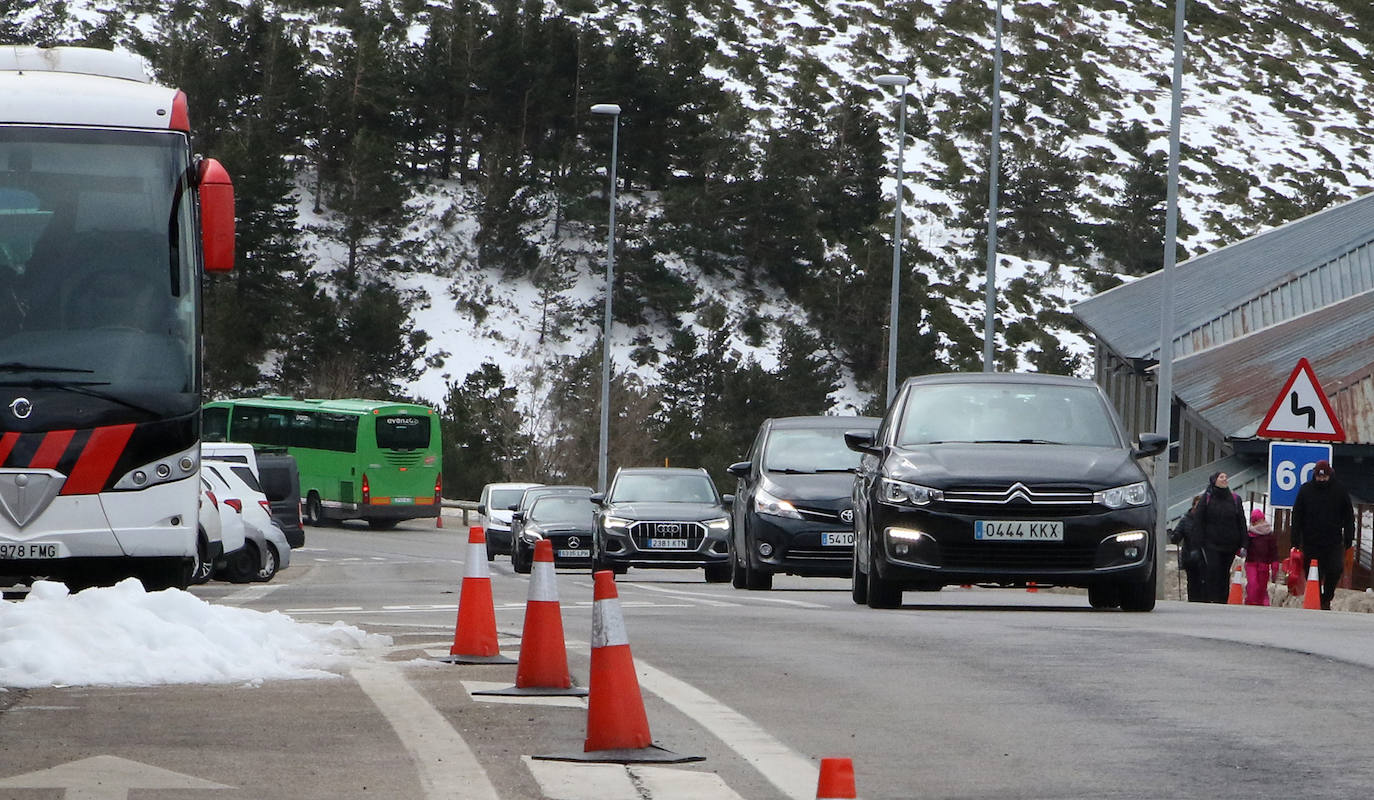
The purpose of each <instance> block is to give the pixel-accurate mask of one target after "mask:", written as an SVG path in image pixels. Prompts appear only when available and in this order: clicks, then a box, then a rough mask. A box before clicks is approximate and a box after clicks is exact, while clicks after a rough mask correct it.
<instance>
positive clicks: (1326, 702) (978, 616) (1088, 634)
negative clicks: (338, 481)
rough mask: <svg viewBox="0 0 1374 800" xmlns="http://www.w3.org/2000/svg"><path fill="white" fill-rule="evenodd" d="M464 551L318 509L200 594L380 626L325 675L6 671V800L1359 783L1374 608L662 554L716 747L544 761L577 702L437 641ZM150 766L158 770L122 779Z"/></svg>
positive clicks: (1142, 794)
mask: <svg viewBox="0 0 1374 800" xmlns="http://www.w3.org/2000/svg"><path fill="white" fill-rule="evenodd" d="M465 551H466V532H465V531H462V530H455V529H454V528H452V527H449V528H446V529H443V530H435V529H434V528H432V527H429V526H426V525H422V524H420V523H414V524H408V525H406V526H403V527H402V528H399V529H397V530H395V531H389V532H373V531H370V530H367V529H365V528H351V527H350V528H344V529H340V528H329V529H315V528H311V529H309V530H308V531H307V547H306V548H304V549H302V550H297V551H296V552H295V554H294V557H293V563H292V567H291V568H290V569H289V570H287V571H285V572H283V573H281V574H280V575H279V576H278V578H277V579H276V580H275V581H273V582H272V583H270V584H266V585H253V586H248V587H241V586H233V585H229V584H223V583H211V584H207V585H205V586H202V587H197V588H195V589H194V590H193V591H194V592H195V593H196V594H197V595H199V596H201V597H204V598H206V599H208V600H211V601H213V602H221V603H228V604H234V605H241V606H244V607H248V608H254V609H259V610H263V611H267V610H279V611H282V612H283V613H286V614H289V615H290V616H292V617H293V618H295V619H298V620H301V621H311V622H326V623H328V622H333V621H335V620H341V621H344V622H347V623H349V624H352V625H357V626H359V627H362V628H364V629H366V630H368V631H369V632H373V633H384V634H387V635H389V636H391V637H392V638H393V640H394V646H393V647H392V648H391V650H390V651H389V652H388V654H387V655H386V657H385V659H378V660H377V661H376V663H372V664H367V665H361V666H359V667H358V668H357V669H356V670H354V671H352V672H350V673H348V674H346V675H342V676H341V677H340V678H339V679H337V680H326V681H285V682H269V683H263V684H262V685H258V686H190V687H149V688H146V689H109V688H93V687H78V688H54V689H41V690H26V691H11V692H7V693H0V800H10V799H11V798H12V799H13V800H37V799H38V798H44V799H46V798H54V797H63V796H66V797H71V798H76V797H81V798H106V797H111V798H113V797H119V798H124V797H133V798H171V797H177V798H193V797H206V798H212V797H213V798H224V799H225V800H231V799H232V798H264V799H267V798H284V799H285V798H289V799H290V800H304V799H305V798H363V797H378V798H396V799H397V800H411V798H414V800H435V799H436V798H463V799H464V800H468V799H469V798H501V800H517V799H523V798H556V799H557V800H583V798H586V799H587V800H591V799H592V798H596V800H620V798H633V799H635V800H643V798H657V800H675V799H677V798H682V799H683V800H685V799H686V798H695V799H696V800H716V799H717V798H719V800H732V799H733V798H750V800H753V799H754V798H758V799H759V800H780V799H781V798H797V799H798V800H811V798H814V797H815V779H816V764H817V763H818V761H819V759H820V758H821V757H823V756H848V757H851V758H853V760H854V764H855V771H856V776H857V782H858V789H859V796H860V797H862V798H866V799H867V800H877V799H878V798H916V797H921V798H1110V797H1123V798H1124V797H1129V798H1164V797H1170V798H1172V797H1197V798H1212V797H1238V798H1239V797H1244V798H1269V797H1272V798H1290V797H1304V798H1313V797H1349V796H1356V795H1362V794H1365V793H1367V789H1368V787H1369V786H1371V785H1374V767H1371V766H1369V765H1368V753H1369V749H1370V743H1371V739H1372V738H1374V691H1371V689H1370V688H1369V687H1370V682H1371V677H1372V676H1374V615H1371V614H1350V613H1334V612H1327V613H1322V612H1309V611H1302V610H1298V609H1278V608H1251V607H1241V606H1230V607H1228V606H1199V605H1189V604H1184V603H1177V602H1169V601H1165V602H1163V603H1161V605H1160V607H1159V608H1158V609H1157V610H1156V611H1155V612H1154V613H1152V614H1126V613H1121V612H1098V611H1092V610H1090V609H1089V608H1088V605H1087V601H1086V598H1085V597H1083V596H1082V595H1076V594H1065V593H1055V592H1048V591H1041V592H1038V593H1027V592H1023V591H1001V590H983V589H946V590H944V591H942V592H937V593H908V594H907V595H906V604H905V605H904V606H903V607H902V608H901V609H898V610H893V611H874V610H871V609H868V608H863V607H858V606H855V605H854V604H853V603H852V602H851V601H850V598H849V592H848V580H839V579H823V580H814V579H811V580H807V579H800V578H787V577H780V578H778V580H777V581H776V583H775V586H776V587H777V588H776V589H775V590H774V591H771V592H744V591H739V590H736V589H733V588H731V587H730V585H729V584H721V585H708V584H706V583H704V582H703V580H702V578H701V574H700V573H699V572H676V571H668V570H644V571H640V570H631V571H630V573H629V574H627V575H624V576H620V577H619V578H618V589H619V593H620V606H621V609H622V612H623V615H624V617H625V623H626V628H627V632H628V635H629V639H630V644H631V649H632V651H633V653H634V657H635V665H636V668H637V671H638V673H639V681H640V685H641V689H642V696H643V702H644V705H645V709H646V712H647V716H648V719H649V722H650V727H651V730H652V733H653V737H654V739H655V741H656V742H658V743H659V744H661V745H662V746H664V747H666V748H668V749H670V750H672V751H675V752H678V753H682V754H690V755H700V756H704V758H705V760H703V761H700V762H697V763H691V764H684V765H676V766H653V767H633V768H630V769H626V768H624V767H620V766H602V765H597V766H588V765H580V764H565V763H562V762H544V761H531V760H530V759H529V758H528V757H529V756H533V755H540V754H550V753H567V752H578V751H580V750H581V749H582V743H583V739H584V736H585V735H586V711H585V706H583V705H579V703H578V701H567V700H563V699H559V700H556V701H549V700H539V701H523V702H505V703H497V702H489V701H482V700H480V699H477V698H474V697H472V696H470V695H469V690H470V689H472V688H477V687H478V685H479V684H480V683H482V682H485V683H489V684H496V685H509V684H511V683H512V682H513V680H514V675H515V667H514V666H509V665H501V666H477V665H450V664H443V663H440V662H438V661H437V660H435V658H434V656H436V655H440V654H442V653H445V652H447V650H448V646H449V645H450V644H451V643H452V639H453V629H454V621H455V619H456V608H457V604H458V598H459V590H460V586H461V582H462V577H463V575H464V573H465V566H464V564H463V558H464V556H465ZM491 569H492V589H493V594H494V598H495V602H494V606H495V616H496V620H497V627H498V629H499V631H500V633H501V641H502V645H503V648H504V649H507V650H508V651H509V653H510V654H511V655H512V656H514V655H516V654H517V653H518V646H519V639H518V637H519V634H520V631H521V625H522V620H523V614H524V604H525V601H526V596H527V588H528V581H527V579H526V577H525V576H518V575H514V574H513V573H512V572H511V570H510V568H509V562H508V561H507V560H506V559H505V558H504V557H498V559H497V561H496V562H495V563H494V564H493V565H492V567H491ZM558 584H559V593H560V599H561V607H562V613H563V623H564V629H565V631H566V634H567V639H568V651H569V665H570V668H571V671H572V673H573V676H574V678H575V680H578V681H579V682H585V681H586V679H587V668H588V650H587V642H588V641H589V639H590V635H591V599H592V590H591V585H592V584H591V579H590V576H589V575H588V574H587V573H585V572H580V573H579V572H560V573H559V579H558ZM85 759H97V760H94V761H83V760H85ZM73 762H77V764H76V766H73V767H68V769H77V770H78V771H79V769H83V768H84V769H88V770H89V771H91V772H93V773H94V774H99V775H103V776H105V778H104V780H103V781H102V782H101V783H99V784H98V785H96V784H92V785H90V786H87V787H86V788H85V789H82V790H80V791H79V792H78V791H76V790H75V789H72V788H68V790H67V794H65V795H63V794H62V790H61V789H60V788H56V786H57V785H58V784H61V782H60V781H58V780H53V781H52V782H51V783H52V784H53V786H54V788H47V789H40V788H24V787H22V786H20V785H18V784H20V783H22V782H23V780H20V779H23V778H24V776H29V775H32V774H33V773H35V772H40V771H43V770H49V769H52V768H61V767H63V765H71V764H72V763H73ZM154 769H156V770H160V771H166V772H157V773H154V772H153V771H152V770H154ZM47 775H48V776H49V777H51V773H47ZM154 775H156V776H157V777H156V778H154V777H152V776H154ZM139 781H141V782H142V784H140V785H157V786H164V787H167V788H163V789H156V790H136V791H133V792H132V793H131V792H129V791H127V788H120V787H121V786H125V785H126V784H131V783H138V782H139ZM158 781H162V782H161V783H159V782H158ZM40 782H41V781H40V780H32V779H29V783H40ZM61 785H64V786H69V787H70V786H74V785H75V784H73V783H67V784H61ZM178 787H179V788H178Z"/></svg>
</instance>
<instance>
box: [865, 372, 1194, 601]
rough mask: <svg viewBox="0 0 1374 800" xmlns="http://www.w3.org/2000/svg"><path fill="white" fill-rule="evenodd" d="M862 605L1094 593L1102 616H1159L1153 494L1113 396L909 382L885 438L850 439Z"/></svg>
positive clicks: (987, 380)
mask: <svg viewBox="0 0 1374 800" xmlns="http://www.w3.org/2000/svg"><path fill="white" fill-rule="evenodd" d="M845 441H846V442H847V443H848V445H849V446H850V448H852V449H854V450H856V451H858V452H859V453H860V454H861V456H862V457H861V459H860V463H859V471H858V474H857V477H856V479H855V483H854V533H855V537H854V555H853V559H852V561H851V565H850V571H851V574H852V577H853V597H854V602H856V603H867V604H868V605H869V606H871V607H873V608H891V607H895V606H898V605H900V604H901V601H902V592H903V591H904V590H907V589H915V590H937V589H939V588H940V587H942V586H948V585H952V584H981V585H993V586H1004V587H1024V586H1028V585H1029V584H1030V583H1032V582H1034V583H1035V584H1037V585H1039V586H1071V587H1080V588H1086V589H1087V590H1088V602H1089V604H1090V605H1091V606H1093V607H1094V608H1112V607H1118V606H1119V607H1120V608H1122V609H1123V610H1127V611H1150V610H1152V609H1153V608H1154V605H1155V590H1154V563H1155V543H1154V538H1155V537H1154V534H1153V531H1154V526H1155V514H1156V511H1157V509H1156V500H1155V493H1154V491H1153V489H1152V487H1151V486H1150V482H1149V480H1148V479H1147V478H1146V475H1145V472H1144V471H1143V470H1142V468H1141V466H1140V464H1139V463H1138V462H1139V460H1140V459H1144V458H1147V457H1151V456H1155V455H1158V454H1159V453H1161V452H1163V451H1164V448H1165V447H1166V446H1167V444H1168V439H1167V437H1165V436H1160V435H1157V434H1148V433H1147V434H1142V435H1141V436H1140V441H1139V442H1138V443H1137V444H1136V445H1135V446H1134V447H1133V446H1132V445H1131V444H1130V443H1129V442H1128V440H1127V437H1126V434H1125V433H1124V432H1123V430H1122V426H1121V422H1120V420H1119V419H1118V418H1117V415H1116V413H1115V411H1113V409H1112V407H1111V405H1110V403H1108V402H1107V398H1106V396H1105V395H1104V394H1103V393H1102V390H1101V389H1100V388H1098V387H1097V385H1096V384H1094V383H1092V382H1091V381H1086V380H1080V379H1077V378H1066V377H1059V376H1050V375H1030V374H994V373H983V374H951V375H927V376H923V377H919V378H911V379H908V380H907V381H906V383H905V384H904V385H903V386H902V388H901V390H900V391H899V392H898V393H897V395H896V397H894V398H893V402H892V405H891V407H890V408H889V409H888V411H887V414H886V416H885V417H884V418H883V422H882V425H881V427H879V429H878V430H877V432H876V433H874V432H871V431H857V430H856V431H852V432H848V433H846V434H845Z"/></svg>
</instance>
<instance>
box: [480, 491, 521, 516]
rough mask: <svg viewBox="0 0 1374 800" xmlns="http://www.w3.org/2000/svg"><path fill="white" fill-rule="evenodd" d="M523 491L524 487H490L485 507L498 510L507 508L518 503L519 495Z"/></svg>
mask: <svg viewBox="0 0 1374 800" xmlns="http://www.w3.org/2000/svg"><path fill="white" fill-rule="evenodd" d="M524 493H525V490H524V489H492V490H491V497H490V498H489V499H488V501H487V508H489V509H492V510H498V511H506V510H509V509H510V507H511V506H513V505H518V504H519V503H520V496H521V495H523V494H524Z"/></svg>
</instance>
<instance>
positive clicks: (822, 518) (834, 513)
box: [796, 506, 854, 527]
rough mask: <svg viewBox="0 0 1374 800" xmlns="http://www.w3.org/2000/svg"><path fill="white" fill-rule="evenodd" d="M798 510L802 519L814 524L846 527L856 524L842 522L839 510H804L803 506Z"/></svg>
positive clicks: (797, 507)
mask: <svg viewBox="0 0 1374 800" xmlns="http://www.w3.org/2000/svg"><path fill="white" fill-rule="evenodd" d="M796 509H797V513H798V514H801V515H802V519H807V520H810V521H812V522H833V523H836V524H841V525H844V526H846V527H848V526H850V525H853V524H854V523H853V522H842V521H841V519H840V513H841V512H840V510H839V509H832V508H803V507H801V506H796Z"/></svg>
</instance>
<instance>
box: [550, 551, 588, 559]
mask: <svg viewBox="0 0 1374 800" xmlns="http://www.w3.org/2000/svg"><path fill="white" fill-rule="evenodd" d="M554 555H556V556H558V557H559V558H591V557H592V551H590V550H558V551H555V552H554Z"/></svg>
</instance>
